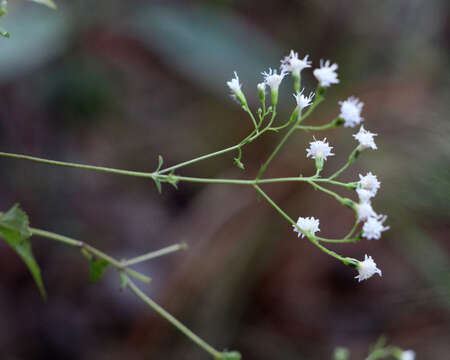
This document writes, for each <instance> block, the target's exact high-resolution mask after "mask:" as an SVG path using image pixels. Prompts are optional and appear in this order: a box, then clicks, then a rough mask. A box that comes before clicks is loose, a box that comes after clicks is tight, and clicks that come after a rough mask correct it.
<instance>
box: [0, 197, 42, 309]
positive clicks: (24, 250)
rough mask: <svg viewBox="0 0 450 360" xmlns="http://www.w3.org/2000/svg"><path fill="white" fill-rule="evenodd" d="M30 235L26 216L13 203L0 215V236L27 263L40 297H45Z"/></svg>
mask: <svg viewBox="0 0 450 360" xmlns="http://www.w3.org/2000/svg"><path fill="white" fill-rule="evenodd" d="M30 236H31V231H30V228H29V221H28V216H27V214H25V212H24V211H22V210H21V209H20V208H19V205H18V204H15V205H14V206H13V207H12V208H11V209H9V210H8V211H7V212H6V213H5V214H3V215H2V216H1V217H0V237H1V238H2V239H3V240H5V241H6V243H7V244H8V245H9V246H11V248H13V249H14V250H15V251H16V253H17V254H18V255H19V256H20V257H21V258H22V260H23V261H24V262H25V264H26V265H27V267H28V269H29V270H30V272H31V275H32V276H33V278H34V281H35V283H36V285H37V287H38V289H39V292H40V293H41V296H42V298H43V299H44V300H45V299H46V298H47V293H46V291H45V287H44V283H43V281H42V276H41V270H40V269H39V265H38V264H37V262H36V260H35V258H34V256H33V252H32V249H31V243H30V241H29V240H28V238H29V237H30Z"/></svg>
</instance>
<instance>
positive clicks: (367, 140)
mask: <svg viewBox="0 0 450 360" xmlns="http://www.w3.org/2000/svg"><path fill="white" fill-rule="evenodd" d="M377 135H378V134H374V133H371V132H370V131H368V130H366V129H364V126H362V125H361V128H360V129H359V132H358V133H357V134H354V135H353V137H354V138H355V139H356V140H358V141H359V144H360V146H361V148H362V149H367V148H371V149H373V150H376V149H377V145H376V144H375V141H374V140H373V137H374V136H377Z"/></svg>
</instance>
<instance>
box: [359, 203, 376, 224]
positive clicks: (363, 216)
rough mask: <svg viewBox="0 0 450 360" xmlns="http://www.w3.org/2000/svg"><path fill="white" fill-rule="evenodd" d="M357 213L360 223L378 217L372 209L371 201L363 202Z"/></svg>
mask: <svg viewBox="0 0 450 360" xmlns="http://www.w3.org/2000/svg"><path fill="white" fill-rule="evenodd" d="M356 211H357V213H358V221H366V220H368V219H369V218H371V217H377V216H378V215H377V213H376V212H375V211H374V210H373V209H372V205H371V204H370V201H365V202H361V203H359V204H358V205H356Z"/></svg>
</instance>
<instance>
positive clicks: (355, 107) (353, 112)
mask: <svg viewBox="0 0 450 360" xmlns="http://www.w3.org/2000/svg"><path fill="white" fill-rule="evenodd" d="M339 105H341V113H340V114H339V117H341V118H342V119H344V121H345V122H344V126H345V127H355V126H356V125H359V124H360V123H361V121H363V120H364V118H362V117H361V111H362V108H363V106H364V103H363V102H361V101H359V99H358V98H356V97H354V96H351V97H349V98H348V99H347V100H345V101H339Z"/></svg>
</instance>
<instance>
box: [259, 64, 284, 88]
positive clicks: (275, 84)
mask: <svg viewBox="0 0 450 360" xmlns="http://www.w3.org/2000/svg"><path fill="white" fill-rule="evenodd" d="M261 74H262V75H263V76H264V82H265V83H266V85H268V86H269V87H270V89H271V90H272V91H278V88H279V87H280V83H281V81H282V80H283V78H284V77H285V76H286V72H285V71H281V73H280V74H277V70H273V69H269V71H265V72H263V73H261Z"/></svg>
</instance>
